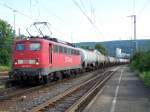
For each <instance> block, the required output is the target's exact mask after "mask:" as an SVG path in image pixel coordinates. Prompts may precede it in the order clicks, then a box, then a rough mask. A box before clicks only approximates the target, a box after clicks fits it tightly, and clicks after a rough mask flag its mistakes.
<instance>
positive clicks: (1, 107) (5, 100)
mask: <svg viewBox="0 0 150 112" xmlns="http://www.w3.org/2000/svg"><path fill="white" fill-rule="evenodd" d="M98 72H102V70H98V71H95V72H89V73H84V74H80V76H77V78H71V79H65V80H62V81H55V82H52V83H49V84H47V85H40V86H37V87H28V88H25V87H24V88H21V87H19V88H15V87H13V88H8V89H6V90H4V91H0V111H14V112H17V111H24V110H28V109H31V108H33V107H34V106H36V105H38V104H41V103H42V102H43V101H46V100H47V99H51V98H52V97H54V96H56V95H58V94H60V93H62V92H64V91H65V90H67V89H69V88H71V87H73V86H75V85H78V84H80V83H82V82H85V81H86V80H89V79H90V78H91V77H93V76H94V75H96V74H97V73H98ZM88 74H89V75H88ZM22 96H26V99H24V100H23V99H22Z"/></svg>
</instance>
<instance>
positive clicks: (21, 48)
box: [10, 36, 81, 83]
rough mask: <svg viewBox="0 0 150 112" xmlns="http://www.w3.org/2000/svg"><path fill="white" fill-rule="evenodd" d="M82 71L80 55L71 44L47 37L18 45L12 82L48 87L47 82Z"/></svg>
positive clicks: (25, 41) (16, 42) (11, 74)
mask: <svg viewBox="0 0 150 112" xmlns="http://www.w3.org/2000/svg"><path fill="white" fill-rule="evenodd" d="M79 69H81V55H80V52H79V50H78V49H76V48H75V47H73V46H71V45H69V44H68V43H65V42H60V41H58V40H57V39H54V38H48V37H47V36H43V37H37V36H36V37H31V38H26V39H22V40H16V41H15V44H14V50H13V66H12V71H11V72H10V78H11V79H14V80H29V79H32V80H35V81H41V80H42V81H43V82H45V83H46V82H47V81H48V79H51V78H59V79H61V78H62V77H64V76H65V75H66V74H67V73H69V72H77V71H78V70H79Z"/></svg>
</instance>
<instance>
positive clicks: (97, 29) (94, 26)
mask: <svg viewBox="0 0 150 112" xmlns="http://www.w3.org/2000/svg"><path fill="white" fill-rule="evenodd" d="M72 1H73V3H74V4H75V5H76V6H77V7H78V8H79V10H80V11H81V12H82V14H83V15H84V16H85V17H86V18H87V20H88V21H89V22H90V23H91V25H92V26H93V28H95V29H96V31H97V32H98V33H99V34H100V35H102V32H101V31H100V30H99V28H98V27H97V25H96V24H95V23H94V22H93V21H92V19H91V18H90V17H89V16H88V15H87V14H86V13H85V11H84V10H83V9H82V8H81V6H80V5H79V4H78V2H77V1H76V0H72Z"/></svg>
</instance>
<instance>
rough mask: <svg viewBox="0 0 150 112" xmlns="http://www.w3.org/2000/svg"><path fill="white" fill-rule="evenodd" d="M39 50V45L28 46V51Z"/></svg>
mask: <svg viewBox="0 0 150 112" xmlns="http://www.w3.org/2000/svg"><path fill="white" fill-rule="evenodd" d="M40 48H41V44H40V43H31V44H30V46H29V49H30V51H39V50H40Z"/></svg>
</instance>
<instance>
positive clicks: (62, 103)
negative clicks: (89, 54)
mask: <svg viewBox="0 0 150 112" xmlns="http://www.w3.org/2000/svg"><path fill="white" fill-rule="evenodd" d="M115 71H116V70H113V71H105V72H104V73H103V74H101V75H97V76H95V77H94V78H92V79H90V80H87V81H85V82H84V83H81V84H79V85H76V86H75V87H72V88H70V89H68V90H66V91H65V92H63V93H62V94H59V95H57V96H55V97H53V98H52V99H50V100H48V101H46V102H44V103H42V104H40V105H38V106H36V107H34V108H32V109H31V110H28V111H31V112H46V111H48V112H75V111H81V110H82V109H83V107H84V106H85V105H86V104H87V103H88V102H89V101H90V99H92V97H93V96H94V95H95V94H96V93H97V92H98V91H99V90H100V88H101V87H102V86H103V85H104V83H105V82H106V81H107V80H108V79H109V78H110V77H111V76H112V74H113V73H114V72H115Z"/></svg>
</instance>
